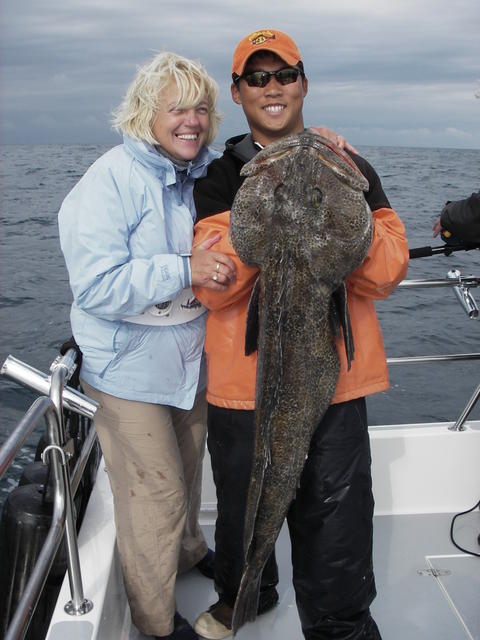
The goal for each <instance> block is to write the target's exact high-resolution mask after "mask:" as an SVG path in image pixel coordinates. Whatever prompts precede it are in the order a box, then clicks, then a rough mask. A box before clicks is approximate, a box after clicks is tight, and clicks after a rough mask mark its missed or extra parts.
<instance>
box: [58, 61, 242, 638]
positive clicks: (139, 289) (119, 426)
mask: <svg viewBox="0 0 480 640" xmlns="http://www.w3.org/2000/svg"><path fill="white" fill-rule="evenodd" d="M217 95H218V89H217V86H216V84H215V82H214V81H213V80H212V79H211V78H210V77H209V76H208V75H207V73H206V71H205V69H204V68H203V67H202V66H201V65H200V64H199V63H197V62H194V61H191V60H187V59H185V58H182V57H180V56H178V55H175V54H173V53H160V54H158V55H156V56H155V58H154V59H153V60H152V61H151V62H149V63H148V64H146V65H144V66H143V67H141V68H140V69H139V70H138V72H137V74H136V76H135V78H134V80H133V82H132V84H131V86H130V87H129V89H128V91H127V94H126V96H125V99H124V101H123V103H122V104H121V105H120V107H119V108H118V109H117V111H116V112H115V114H114V120H113V124H114V127H115V128H116V129H117V130H119V131H121V132H122V133H123V144H121V145H119V146H116V147H114V148H113V149H111V150H110V151H108V152H107V153H105V154H104V155H103V156H102V157H101V158H99V159H98V160H97V161H96V162H95V163H94V164H93V165H92V166H91V167H90V168H89V169H88V171H87V172H86V174H85V175H84V176H83V177H82V179H81V180H80V181H79V182H78V184H77V185H76V186H75V187H74V188H73V189H72V191H71V192H70V193H69V194H68V195H67V197H66V198H65V200H64V202H63V204H62V207H61V209H60V213H59V229H60V242H61V246H62V251H63V253H64V256H65V261H66V264H67V269H68V272H69V277H70V285H71V288H72V292H73V299H74V300H73V304H72V309H71V316H70V317H71V325H72V331H73V335H74V338H75V340H76V341H77V343H78V345H79V348H80V350H81V352H82V354H83V360H82V368H81V372H80V377H81V381H82V385H83V387H84V389H85V392H86V393H87V394H88V395H90V396H91V397H92V398H94V399H95V400H97V401H98V402H99V404H100V406H99V409H98V410H97V413H96V416H95V426H96V429H97V432H98V435H99V438H100V443H101V446H102V451H103V454H104V457H105V461H106V466H107V471H108V474H109V479H110V484H111V487H112V492H113V496H114V504H115V522H116V528H117V539H118V549H119V553H120V560H121V565H122V570H123V576H124V582H125V586H126V591H127V595H128V600H129V604H130V609H131V613H132V620H133V622H134V624H135V625H136V627H137V628H138V629H139V630H140V631H141V632H142V633H143V634H146V635H153V636H154V637H156V638H163V639H165V638H168V640H192V639H194V638H197V635H196V634H195V632H194V631H193V629H192V628H191V626H190V625H189V623H188V622H187V621H186V620H185V619H184V618H182V617H181V616H180V614H179V613H178V612H177V611H176V606H175V599H174V589H175V580H176V575H177V572H183V571H188V570H189V569H191V568H192V567H194V566H197V565H199V568H200V569H201V570H202V569H203V570H205V571H206V573H208V569H209V567H208V564H209V563H210V565H211V561H212V552H211V551H209V550H208V547H207V544H206V542H205V540H204V537H203V534H202V532H201V530H200V527H199V525H198V512H199V507H200V490H201V487H200V483H201V476H202V458H203V453H204V447H205V429H206V404H205V397H204V395H205V393H204V386H205V372H204V362H203V359H202V352H203V343H204V334H205V311H206V310H205V308H204V307H203V306H202V305H201V304H200V303H199V302H198V301H197V300H196V299H195V297H194V295H193V293H192V289H191V287H192V285H201V286H204V287H208V288H211V289H215V290H218V291H221V290H224V289H226V288H227V287H228V285H229V283H230V282H231V281H232V280H233V279H234V269H235V266H234V264H233V262H232V261H231V260H230V259H229V258H228V257H226V256H225V255H224V254H223V253H220V252H218V251H215V248H214V246H213V245H214V243H215V241H216V240H218V239H219V238H218V237H213V238H211V239H209V240H208V241H207V242H204V243H202V244H201V245H200V246H198V247H196V248H195V249H193V250H191V246H192V238H193V224H194V220H195V208H194V204H193V198H192V189H193V182H194V180H195V178H198V177H201V176H203V175H205V173H206V169H207V165H208V164H209V162H210V161H211V160H212V159H213V158H215V157H217V155H218V154H217V153H216V152H215V151H213V150H212V149H210V148H209V147H208V145H209V144H210V143H211V142H212V141H213V139H214V137H215V134H216V132H217V129H218V125H219V121H220V118H219V114H218V112H217V110H216V101H217Z"/></svg>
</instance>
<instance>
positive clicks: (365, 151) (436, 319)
mask: <svg viewBox="0 0 480 640" xmlns="http://www.w3.org/2000/svg"><path fill="white" fill-rule="evenodd" d="M106 150H107V147H103V146H82V145H66V146H62V145H40V146H16V145H13V146H3V147H1V149H0V192H1V195H0V198H1V200H0V327H1V332H0V364H1V363H3V362H4V360H5V358H6V357H7V356H8V355H9V354H11V355H13V356H15V357H16V358H19V359H20V360H23V361H24V362H26V363H28V364H30V365H31V366H33V367H35V368H37V369H40V370H41V371H44V372H47V371H48V367H49V365H50V363H51V362H52V360H53V359H54V358H55V356H56V355H57V352H58V348H59V346H60V345H61V344H62V342H63V341H64V340H65V339H66V338H68V337H69V336H70V335H71V332H70V328H69V309H70V304H71V300H72V296H71V293H70V288H69V285H68V275H67V271H66V268H65V265H64V261H63V257H62V254H61V251H60V246H59V241H58V231H57V212H58V209H59V207H60V204H61V202H62V200H63V198H64V197H65V195H66V194H67V193H68V192H69V190H70V189H71V188H72V187H73V185H74V184H75V183H76V182H77V181H78V180H79V179H80V177H81V176H82V175H83V173H84V172H85V170H86V169H87V167H88V166H89V165H90V164H91V163H92V162H93V161H94V160H95V159H96V158H98V157H99V156H100V155H101V154H102V153H103V152H105V151H106ZM360 153H361V154H362V155H363V156H364V157H365V158H366V159H367V160H369V161H370V162H371V164H372V165H373V166H374V167H375V169H376V170H377V172H378V174H379V176H380V178H381V180H382V184H383V187H384V190H385V192H386V193H387V195H388V197H389V200H390V203H391V205H392V207H393V208H394V209H395V210H396V211H397V212H398V213H399V215H400V217H401V218H402V220H403V221H404V223H405V226H406V230H407V236H408V239H409V245H410V247H411V248H413V247H422V246H439V245H440V244H442V243H441V241H439V240H438V239H433V238H432V234H431V229H432V225H433V222H434V220H435V219H436V217H437V216H438V215H439V213H440V211H441V209H442V206H443V204H444V202H445V201H446V200H447V199H449V200H455V199H458V198H463V197H466V196H468V195H470V193H472V191H477V190H478V189H479V188H480V150H455V149H417V148H403V147H401V148H400V147H361V148H360ZM79 215H81V212H79ZM450 269H459V270H460V271H461V272H462V274H463V275H475V276H480V253H479V252H478V251H477V250H475V251H469V252H456V253H454V254H452V255H451V256H449V257H446V256H444V255H436V256H432V257H428V258H420V259H416V260H412V261H411V262H410V266H409V272H408V276H407V277H408V278H409V279H420V278H435V279H437V278H444V277H445V276H446V274H447V272H448V271H449V270H450ZM473 294H474V296H475V295H476V293H475V290H473ZM477 297H478V303H479V305H480V293H478V295H477ZM377 311H378V314H379V318H380V323H381V326H382V331H383V335H384V342H385V345H386V351H387V356H389V357H398V356H413V355H438V354H451V353H467V352H476V351H480V348H479V347H480V344H479V338H480V325H479V321H478V320H469V319H468V317H467V316H466V314H465V312H464V311H463V310H462V308H461V307H460V305H459V304H458V302H457V301H456V298H455V296H454V293H453V290H451V289H449V288H448V289H438V288H434V289H429V290H425V289H414V290H412V289H398V290H397V291H395V292H394V293H393V294H392V296H390V298H389V299H388V300H386V301H382V302H379V303H378V304H377ZM390 378H391V388H390V390H389V391H388V392H385V393H381V394H377V395H376V396H372V397H371V398H369V400H368V407H369V421H370V424H372V425H373V424H391V423H399V422H422V421H431V420H434V421H436V420H455V419H456V418H457V417H458V415H459V414H460V412H461V411H462V409H463V407H464V406H465V404H466V402H467V401H468V399H469V398H470V396H471V395H472V393H473V391H474V389H475V388H476V386H477V385H478V384H479V383H480V364H479V363H478V362H475V361H472V362H451V363H437V364H418V365H392V366H391V367H390ZM35 397H36V396H35V394H34V392H32V391H30V390H27V389H24V388H23V387H20V386H19V385H18V384H16V383H14V382H12V381H10V380H8V379H7V378H5V377H3V376H2V377H0V443H1V442H3V440H4V439H5V438H6V436H7V435H8V434H9V433H10V431H11V430H12V429H13V428H14V426H15V425H16V423H17V422H18V420H19V419H20V417H21V415H22V414H23V412H24V411H25V410H26V409H27V408H28V406H29V405H30V404H31V402H33V400H34V399H35ZM479 416H480V409H479V408H476V409H475V410H474V412H473V414H472V417H475V418H478V417H479ZM37 440H38V433H36V434H34V435H33V436H32V438H31V440H30V441H29V442H27V443H26V445H25V447H24V448H23V450H22V453H21V455H20V456H19V457H18V458H17V461H16V464H15V467H14V468H13V469H12V471H11V472H10V473H9V475H8V477H7V478H6V479H4V480H3V481H2V483H1V484H0V492H1V491H3V492H5V491H6V490H8V488H9V487H10V486H12V485H13V484H15V483H16V480H17V476H18V474H19V472H20V468H21V466H22V464H24V463H25V461H26V460H29V459H30V458H31V457H32V452H33V450H34V448H35V446H36V441H37Z"/></svg>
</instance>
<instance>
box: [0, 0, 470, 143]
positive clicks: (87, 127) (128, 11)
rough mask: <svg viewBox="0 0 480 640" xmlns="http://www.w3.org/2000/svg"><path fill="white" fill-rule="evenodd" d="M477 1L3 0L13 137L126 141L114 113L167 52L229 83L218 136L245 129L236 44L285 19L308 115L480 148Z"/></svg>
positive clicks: (361, 132)
mask: <svg viewBox="0 0 480 640" xmlns="http://www.w3.org/2000/svg"><path fill="white" fill-rule="evenodd" d="M479 19H480V8H479V5H478V0H457V2H456V3H451V2H447V0H391V1H390V2H388V3H386V2H384V1H382V2H380V1H377V0H365V1H362V0H357V1H354V0H337V2H335V3H331V2H326V1H325V0H321V1H319V2H316V3H315V4H314V3H312V2H311V0H296V1H295V2H294V3H292V2H287V1H286V0H279V1H278V2H276V3H275V11H274V15H272V5H271V3H266V2H265V3H261V2H259V1H258V0H257V1H255V2H254V1H253V0H244V1H243V2H242V3H237V2H233V1H230V0H218V1H217V0H210V1H207V2H202V3H200V2H192V1H191V0H185V1H184V2H183V3H178V2H175V1H163V0H162V1H161V2H160V1H158V0H138V1H137V2H136V3H133V2H131V0H82V1H80V0H69V2H67V3H65V2H63V1H62V0H42V2H38V0H21V2H18V0H2V3H1V4H0V25H1V26H0V40H1V51H0V113H1V117H0V136H1V137H0V141H1V142H2V143H4V144H5V143H27V142H32V143H59V142H62V143H69V142H85V143H94V142H98V143H106V144H108V143H113V142H115V141H116V140H117V139H118V137H117V136H116V135H115V134H114V133H113V132H111V131H110V129H109V118H110V113H111V111H112V109H113V108H114V107H115V106H116V105H117V104H118V103H119V101H120V100H121V98H122V95H123V93H124V91H125V89H126V87H127V85H128V83H129V82H130V81H131V79H132V77H133V75H134V73H135V70H136V67H137V66H138V65H140V64H142V63H143V62H145V61H146V60H147V59H148V58H150V57H151V56H152V55H153V53H154V52H156V51H160V50H165V49H167V50H172V51H176V52H178V53H180V54H182V55H185V56H188V57H192V58H199V59H200V60H201V61H202V62H203V63H204V64H205V66H206V67H207V69H208V70H209V72H210V73H211V75H212V76H213V77H215V79H216V80H217V81H218V83H219V86H220V91H221V99H220V109H221V110H222V111H223V112H224V114H225V119H224V123H223V125H222V127H221V129H220V133H219V136H218V139H217V142H218V143H222V142H223V140H224V139H225V138H226V137H228V135H233V134H235V133H240V132H242V131H244V130H245V121H244V118H243V115H242V112H241V109H240V108H238V107H237V106H236V105H234V104H233V103H232V101H231V99H230V90H229V84H230V81H229V77H230V63H231V55H232V50H233V47H234V45H235V44H236V42H237V41H238V40H239V38H241V37H242V36H243V35H245V34H246V33H249V32H250V31H252V30H254V29H257V28H262V27H263V28H265V27H275V28H278V29H282V30H284V31H287V32H288V33H290V34H291V35H292V36H293V37H294V38H295V39H296V41H297V43H298V44H299V47H300V50H301V51H302V56H303V58H304V61H305V65H306V69H307V72H308V77H309V81H310V89H309V95H308V96H307V99H306V102H305V119H306V122H307V123H308V124H320V123H326V124H328V125H329V126H331V127H333V128H335V129H337V130H338V131H339V132H341V133H344V134H346V135H347V136H348V138H349V139H351V140H352V142H354V143H355V144H359V145H361V144H374V145H376V144H381V145H382V144H383V145H396V144H402V145H412V146H448V147H472V148H478V147H480V126H479V125H480V101H479V100H476V99H475V91H477V90H478V78H479V77H480V69H479V60H480V38H479V37H478V25H479V23H480V20H479Z"/></svg>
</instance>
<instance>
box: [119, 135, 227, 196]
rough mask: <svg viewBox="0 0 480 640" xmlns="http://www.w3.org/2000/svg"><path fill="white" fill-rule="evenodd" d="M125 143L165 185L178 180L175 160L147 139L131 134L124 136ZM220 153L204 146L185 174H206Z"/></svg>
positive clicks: (197, 176)
mask: <svg viewBox="0 0 480 640" xmlns="http://www.w3.org/2000/svg"><path fill="white" fill-rule="evenodd" d="M123 144H124V145H125V147H126V148H127V150H128V151H129V152H130V153H131V155H132V156H133V157H134V158H135V159H136V160H138V162H140V163H141V164H143V165H144V166H146V167H148V168H149V169H150V170H151V171H153V172H154V173H155V175H156V176H157V177H158V178H159V179H160V180H161V181H162V182H163V183H164V185H165V186H169V185H171V184H175V183H176V182H177V172H176V169H175V165H174V164H173V162H172V161H171V160H170V159H169V158H167V156H164V155H162V154H161V153H159V151H157V149H156V148H155V147H154V146H153V145H151V144H150V143H148V142H145V140H135V139H134V138H130V137H129V136H124V137H123ZM219 155H220V154H219V153H218V152H216V151H214V150H213V149H210V148H209V147H202V148H201V149H200V153H199V154H198V156H197V157H196V158H195V159H194V160H191V161H190V162H189V163H188V164H187V166H186V169H185V175H186V176H190V177H191V178H192V179H195V178H200V177H202V176H203V175H204V174H205V170H206V167H207V165H208V164H209V163H210V162H211V160H213V159H214V158H217V157H218V156H219Z"/></svg>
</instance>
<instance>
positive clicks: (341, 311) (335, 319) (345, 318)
mask: <svg viewBox="0 0 480 640" xmlns="http://www.w3.org/2000/svg"><path fill="white" fill-rule="evenodd" d="M330 323H331V327H332V331H333V333H334V334H335V336H336V337H337V338H338V337H339V336H340V327H341V328H342V329H343V340H344V343H345V352H346V354H347V365H348V370H349V371H350V368H351V366H352V360H353V357H354V345H353V334H352V325H351V323H350V313H349V312H348V304H347V287H346V286H345V283H343V284H341V285H340V286H339V287H338V289H335V291H334V292H333V293H332V297H331V300H330Z"/></svg>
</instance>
